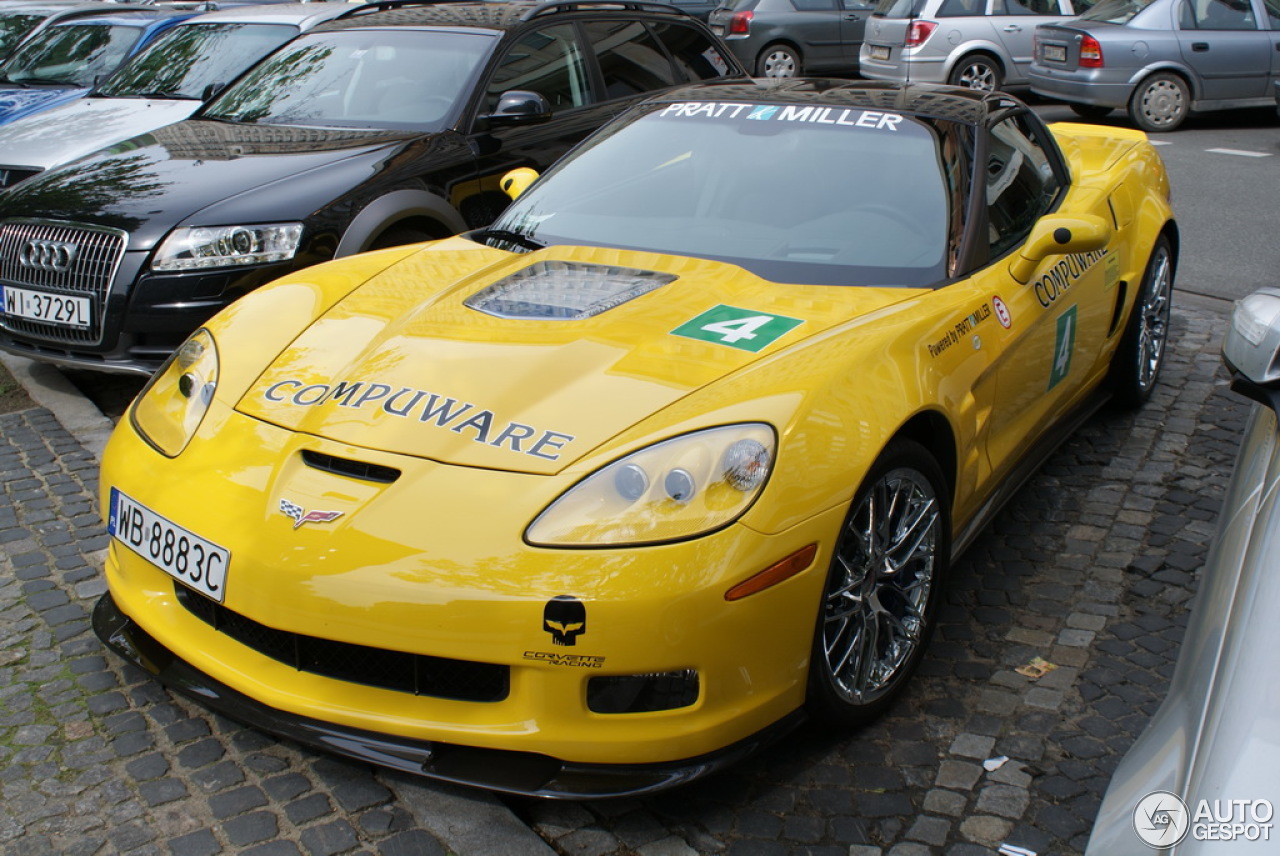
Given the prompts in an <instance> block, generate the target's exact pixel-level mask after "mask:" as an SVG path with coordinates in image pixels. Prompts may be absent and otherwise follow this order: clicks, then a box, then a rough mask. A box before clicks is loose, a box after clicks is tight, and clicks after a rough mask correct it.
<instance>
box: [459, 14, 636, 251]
mask: <svg viewBox="0 0 1280 856" xmlns="http://www.w3.org/2000/svg"><path fill="white" fill-rule="evenodd" d="M479 90H480V91H479V97H478V103H477V105H476V106H475V108H474V118H473V120H472V129H471V132H470V134H469V137H468V138H469V140H470V144H471V147H472V150H473V151H474V153H475V156H476V164H477V177H478V183H477V184H476V185H474V186H472V187H470V188H469V189H468V192H467V194H466V198H465V199H453V200H450V201H451V202H453V204H454V205H455V206H456V207H457V208H458V209H459V211H460V212H461V213H462V216H463V218H464V219H465V220H466V221H467V224H468V225H469V226H473V227H474V226H482V225H485V224H487V223H488V222H490V221H491V220H492V219H493V218H494V217H495V216H497V214H498V213H500V212H501V211H502V209H503V208H505V207H506V204H507V202H509V201H510V200H509V199H508V198H507V197H506V195H505V194H504V193H502V190H501V188H500V187H499V181H500V180H501V178H502V176H503V175H505V174H506V173H507V172H509V171H510V170H513V169H516V168H519V167H529V168H531V169H535V170H538V171H539V172H541V171H544V170H546V169H547V167H549V166H551V164H553V163H555V161H556V160H557V159H559V158H560V156H561V155H563V154H564V153H565V152H567V151H568V150H569V149H570V148H572V147H573V146H574V145H576V144H577V143H578V142H579V141H580V140H582V139H583V138H584V137H586V136H587V135H588V134H590V133H591V132H592V131H594V130H595V129H596V128H598V127H600V126H601V125H603V124H604V123H605V122H607V121H608V120H609V119H611V118H612V117H613V115H614V111H615V108H616V106H617V105H616V104H611V103H610V102H609V100H608V99H607V98H605V97H603V93H602V92H601V91H600V90H601V84H600V83H599V82H598V80H597V71H596V68H595V60H594V57H593V54H592V51H591V48H590V46H589V45H588V43H587V42H586V41H585V40H584V38H583V35H582V33H581V31H580V30H579V28H578V25H577V24H575V23H560V24H553V25H549V26H543V27H538V28H536V29H532V30H529V31H527V32H525V33H524V34H523V35H521V36H519V37H517V38H515V39H514V40H513V41H512V42H511V43H510V44H509V45H507V47H506V49H505V51H503V53H502V55H501V56H499V57H498V58H497V60H496V62H495V63H494V64H493V65H492V66H491V67H490V69H489V71H488V74H487V76H486V78H485V79H484V80H483V81H482V82H481V83H480V86H479ZM511 91H526V92H536V93H538V94H539V95H541V96H542V97H543V98H545V99H546V100H547V103H548V104H549V105H550V107H551V117H550V118H549V119H546V120H537V119H534V118H530V119H528V120H521V119H509V120H504V121H501V122H499V121H492V120H490V119H489V118H488V116H489V115H490V114H492V113H493V112H494V110H495V108H496V107H497V106H498V101H499V99H500V98H501V96H502V94H503V93H505V92H511Z"/></svg>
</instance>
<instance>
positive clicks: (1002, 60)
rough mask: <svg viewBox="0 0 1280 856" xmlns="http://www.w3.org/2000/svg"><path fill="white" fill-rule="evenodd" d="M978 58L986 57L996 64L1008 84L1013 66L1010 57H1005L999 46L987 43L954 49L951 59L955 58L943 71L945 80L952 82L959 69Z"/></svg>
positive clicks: (974, 43) (975, 43) (971, 43)
mask: <svg viewBox="0 0 1280 856" xmlns="http://www.w3.org/2000/svg"><path fill="white" fill-rule="evenodd" d="M977 56H984V57H986V58H987V59H990V60H991V61H992V62H994V63H995V64H996V66H997V67H998V68H999V69H1000V76H1001V78H1002V79H1003V82H1004V83H1008V80H1009V68H1010V66H1011V62H1010V60H1009V57H1008V56H1006V55H1005V53H1004V50H1003V49H1002V48H1001V47H1000V46H999V45H996V44H993V43H991V42H986V41H980V42H970V43H968V44H966V45H963V46H961V47H958V48H956V49H954V50H953V51H952V52H951V57H953V58H952V59H951V60H950V62H948V63H947V66H946V68H945V69H944V70H943V80H950V79H951V75H952V74H953V73H955V70H956V69H957V68H959V67H960V66H962V65H964V64H965V63H966V62H969V61H971V60H973V59H974V57H977Z"/></svg>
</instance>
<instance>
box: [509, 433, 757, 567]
mask: <svg viewBox="0 0 1280 856" xmlns="http://www.w3.org/2000/svg"><path fill="white" fill-rule="evenodd" d="M775 447H776V439H775V437H774V433H773V429H772V428H771V427H769V426H768V425H763V424H758V423H748V424H744V425H729V426H726V427H723V428H711V429H707V430H704V431H697V432H694V433H692V434H685V435H684V436H681V437H675V438H673V439H671V440H664V441H663V442H661V443H656V444H654V445H652V446H649V447H648V448H645V449H641V450H640V451H638V452H633V453H632V454H630V455H627V456H626V457H625V458H621V459H619V460H617V461H614V462H613V463H611V464H609V465H608V466H606V467H603V468H601V469H599V470H597V471H596V472H594V473H592V474H591V475H589V476H587V477H586V478H585V479H583V480H582V481H580V482H578V483H577V484H576V485H574V486H573V487H571V488H570V489H569V490H568V491H566V492H565V493H564V494H563V495H561V496H560V498H559V499H557V500H556V501H555V502H553V503H551V505H549V506H548V507H547V508H546V510H545V511H543V512H542V513H541V514H540V515H538V518H537V519H536V520H534V521H533V523H532V524H531V525H530V526H529V529H528V530H527V531H526V532H525V539H526V540H527V541H528V542H529V543H531V544H535V545H539V546H545V547H596V546H602V545H611V544H613V545H616V544H656V543H662V542H665V541H677V540H680V539H683V538H692V537H695V536H697V535H704V534H706V533H708V532H713V531H715V530H717V529H721V528H723V527H725V526H728V525H729V524H730V523H732V522H733V521H735V520H737V519H738V518H739V517H740V516H742V514H743V512H745V511H746V510H747V509H748V508H749V507H750V506H751V503H752V502H753V501H754V500H755V498H756V496H757V495H759V493H760V490H761V488H763V487H764V483H765V481H766V479H768V477H769V472H770V470H771V469H772V468H773V458H774V451H775Z"/></svg>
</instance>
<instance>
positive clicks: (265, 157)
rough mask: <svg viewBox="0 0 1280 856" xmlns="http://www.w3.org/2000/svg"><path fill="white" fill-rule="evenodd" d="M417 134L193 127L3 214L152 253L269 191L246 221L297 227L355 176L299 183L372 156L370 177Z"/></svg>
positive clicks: (119, 152)
mask: <svg viewBox="0 0 1280 856" xmlns="http://www.w3.org/2000/svg"><path fill="white" fill-rule="evenodd" d="M411 136H413V135H412V134H406V133H405V132H403V131H397V132H388V131H377V130H346V129H343V130H332V129H323V128H303V127H296V126H272V125H235V124H229V123H225V122H212V121H204V120H198V119H188V120H186V121H183V122H177V123H175V124H172V125H166V126H165V127H163V128H158V129H156V130H155V131H153V132H151V133H148V134H142V135H140V136H136V137H131V138H129V139H128V140H124V141H122V142H120V143H117V144H116V145H114V146H112V147H110V148H108V149H105V150H103V151H101V152H98V153H96V154H94V155H91V156H89V157H87V158H85V159H83V160H79V161H76V162H75V163H74V164H67V165H65V166H62V167H59V168H56V169H51V170H48V171H46V172H45V173H43V174H41V175H40V176H38V177H36V178H33V179H30V180H28V181H25V182H23V183H22V184H20V185H18V186H17V187H15V188H14V189H13V190H11V191H10V192H9V193H8V194H5V198H4V200H3V201H2V202H0V213H2V214H3V216H5V217H42V218H48V219H57V220H67V221H71V222H89V223H93V224H95V225H99V226H106V227H110V228H117V229H122V230H124V231H126V232H128V233H129V249H130V250H131V251H133V250H143V251H147V250H151V249H153V248H154V247H155V245H156V243H157V242H159V241H160V240H161V239H162V238H164V236H165V235H166V234H167V233H168V232H169V230H170V229H172V228H173V227H174V226H177V225H180V224H182V223H184V222H185V221H187V220H188V219H190V218H192V217H195V216H196V215H198V214H199V213H200V212H201V211H203V210H204V209H206V208H208V207H210V206H212V205H215V204H216V203H219V202H222V201H224V200H227V199H230V198H232V197H235V196H238V195H240V194H243V193H245V192H247V191H258V190H264V191H265V192H262V193H259V194H256V196H255V200H254V201H255V205H254V206H253V207H252V209H251V210H250V211H247V212H244V213H241V214H240V216H246V217H251V218H252V220H253V221H254V222H271V221H273V220H296V219H301V218H302V217H303V216H305V215H306V214H309V213H310V212H312V211H313V210H315V208H316V207H317V206H319V205H322V204H324V203H325V202H328V201H330V200H331V199H333V197H334V196H335V195H336V194H338V193H341V192H342V190H343V188H338V189H337V190H336V191H335V189H334V188H335V185H336V184H339V183H341V182H343V181H347V180H348V179H349V178H350V176H347V175H339V176H337V178H336V179H335V178H334V174H329V173H326V176H325V179H324V180H322V181H311V182H308V181H300V180H299V179H300V177H301V176H302V175H303V174H306V173H309V172H313V171H315V170H317V169H320V168H328V167H333V166H334V165H336V164H337V163H339V162H340V161H344V160H348V159H351V158H353V157H357V156H359V155H361V154H369V153H372V159H373V163H370V164H369V165H367V167H366V168H365V169H363V170H362V171H361V172H360V175H361V176H368V175H372V174H373V172H374V170H375V169H376V163H377V162H378V161H380V160H381V159H382V158H383V157H384V152H383V150H384V149H386V148H387V147H388V146H393V145H397V144H399V143H400V142H402V141H403V140H405V139H406V138H408V137H411ZM355 180H357V181H358V180H359V179H358V178H357V179H355ZM281 181H288V182H291V185H290V189H289V190H288V191H287V192H284V191H281V190H279V189H278V188H274V187H272V185H273V184H275V183H276V182H281ZM317 194H319V197H317ZM232 215H234V212H232ZM229 216H231V215H229ZM232 222H234V221H232ZM197 225H200V224H197Z"/></svg>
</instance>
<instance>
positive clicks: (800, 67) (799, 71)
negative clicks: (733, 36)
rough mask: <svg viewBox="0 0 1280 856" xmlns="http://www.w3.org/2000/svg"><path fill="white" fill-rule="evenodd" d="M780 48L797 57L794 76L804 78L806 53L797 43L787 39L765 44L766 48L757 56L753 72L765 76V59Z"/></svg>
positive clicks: (773, 39) (774, 40) (777, 39)
mask: <svg viewBox="0 0 1280 856" xmlns="http://www.w3.org/2000/svg"><path fill="white" fill-rule="evenodd" d="M778 48H785V49H786V50H788V51H790V52H791V53H792V54H793V55H794V56H795V59H796V71H795V74H794V75H793V76H794V77H801V76H803V75H804V51H803V50H801V49H800V46H799V45H798V44H796V43H795V42H793V41H791V40H790V39H787V38H771V39H770V40H769V41H768V42H767V43H766V44H765V46H764V47H763V48H761V49H760V52H759V53H757V54H756V59H755V62H754V64H753V66H752V71H753V72H755V73H757V74H758V75H759V76H761V77H763V76H765V74H764V68H763V61H764V58H765V56H767V55H768V54H769V52H770V51H774V50H776V49H778Z"/></svg>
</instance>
